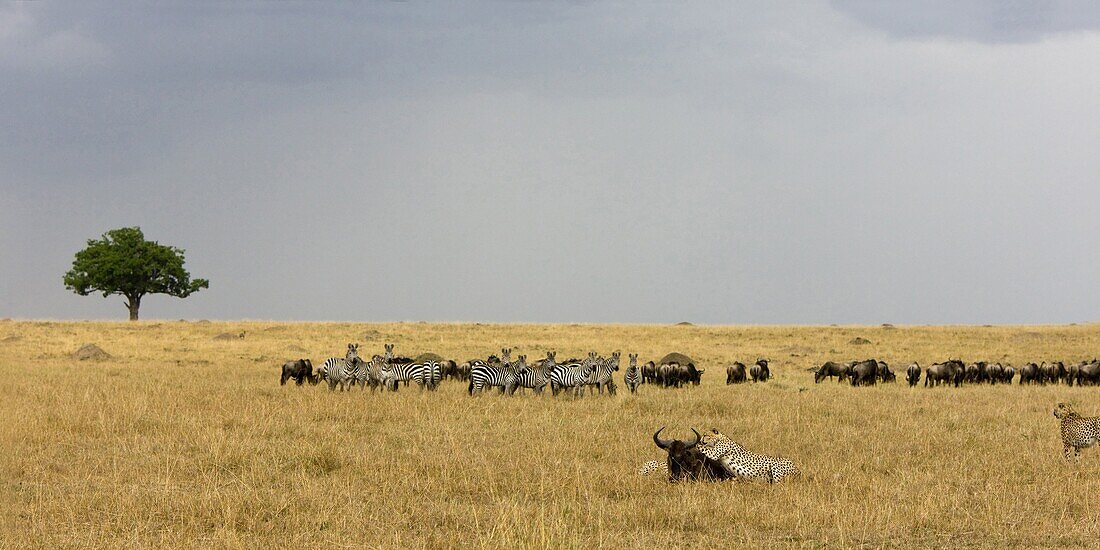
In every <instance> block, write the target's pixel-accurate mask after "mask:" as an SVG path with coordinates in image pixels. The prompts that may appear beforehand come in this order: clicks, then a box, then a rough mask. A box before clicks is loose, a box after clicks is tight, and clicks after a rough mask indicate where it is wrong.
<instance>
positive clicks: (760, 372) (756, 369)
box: [749, 359, 772, 382]
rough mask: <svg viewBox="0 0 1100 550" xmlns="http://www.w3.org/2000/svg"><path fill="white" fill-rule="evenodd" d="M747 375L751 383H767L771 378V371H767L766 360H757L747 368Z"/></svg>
mask: <svg viewBox="0 0 1100 550" xmlns="http://www.w3.org/2000/svg"><path fill="white" fill-rule="evenodd" d="M749 375H750V376H752V381H753V382H767V381H768V379H769V378H771V377H772V371H770V370H768V360H767V359H757V360H756V364H755V365H753V366H752V367H751V368H749Z"/></svg>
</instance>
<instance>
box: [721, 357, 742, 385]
mask: <svg viewBox="0 0 1100 550" xmlns="http://www.w3.org/2000/svg"><path fill="white" fill-rule="evenodd" d="M745 380H747V378H746V376H745V364H744V363H742V362H740V361H734V362H733V364H732V365H730V366H728V367H726V384H727V385H729V384H741V383H742V382H744V381H745Z"/></svg>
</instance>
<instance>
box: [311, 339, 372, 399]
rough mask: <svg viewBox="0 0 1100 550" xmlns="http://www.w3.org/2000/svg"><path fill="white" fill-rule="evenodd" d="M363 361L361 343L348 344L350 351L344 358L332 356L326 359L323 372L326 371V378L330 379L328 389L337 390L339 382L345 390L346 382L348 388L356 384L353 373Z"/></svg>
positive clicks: (322, 368)
mask: <svg viewBox="0 0 1100 550" xmlns="http://www.w3.org/2000/svg"><path fill="white" fill-rule="evenodd" d="M361 361H362V360H361V359H359V344H348V352H347V354H346V355H344V357H343V358H340V357H330V358H329V359H328V360H327V361H325V364H324V365H321V372H322V373H324V378H325V380H328V391H335V390H336V385H337V384H339V385H340V391H344V385H345V384H347V385H348V389H351V386H353V385H354V384H355V379H354V378H352V374H353V373H354V372H355V367H356V365H357V364H358V363H359V362H361Z"/></svg>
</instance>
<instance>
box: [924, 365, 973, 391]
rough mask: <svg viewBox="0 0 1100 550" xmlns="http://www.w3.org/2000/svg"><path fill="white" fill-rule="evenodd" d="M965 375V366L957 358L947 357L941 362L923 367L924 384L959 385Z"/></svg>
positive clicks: (926, 385) (927, 385)
mask: <svg viewBox="0 0 1100 550" xmlns="http://www.w3.org/2000/svg"><path fill="white" fill-rule="evenodd" d="M965 376H966V366H965V365H964V364H963V362H962V361H960V360H958V359H948V360H947V361H944V362H943V363H933V364H932V365H930V366H929V367H928V368H926V369H924V386H925V387H929V386H936V385H937V384H941V383H943V384H954V385H955V387H956V388H957V387H959V386H960V385H961V384H962V381H963V377H965Z"/></svg>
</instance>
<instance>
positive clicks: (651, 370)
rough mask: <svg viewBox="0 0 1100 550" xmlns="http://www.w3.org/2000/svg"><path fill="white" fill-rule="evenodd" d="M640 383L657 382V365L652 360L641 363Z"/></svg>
mask: <svg viewBox="0 0 1100 550" xmlns="http://www.w3.org/2000/svg"><path fill="white" fill-rule="evenodd" d="M642 383H643V384H656V383H657V365H656V364H654V363H653V361H647V362H646V364H644V365H642Z"/></svg>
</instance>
